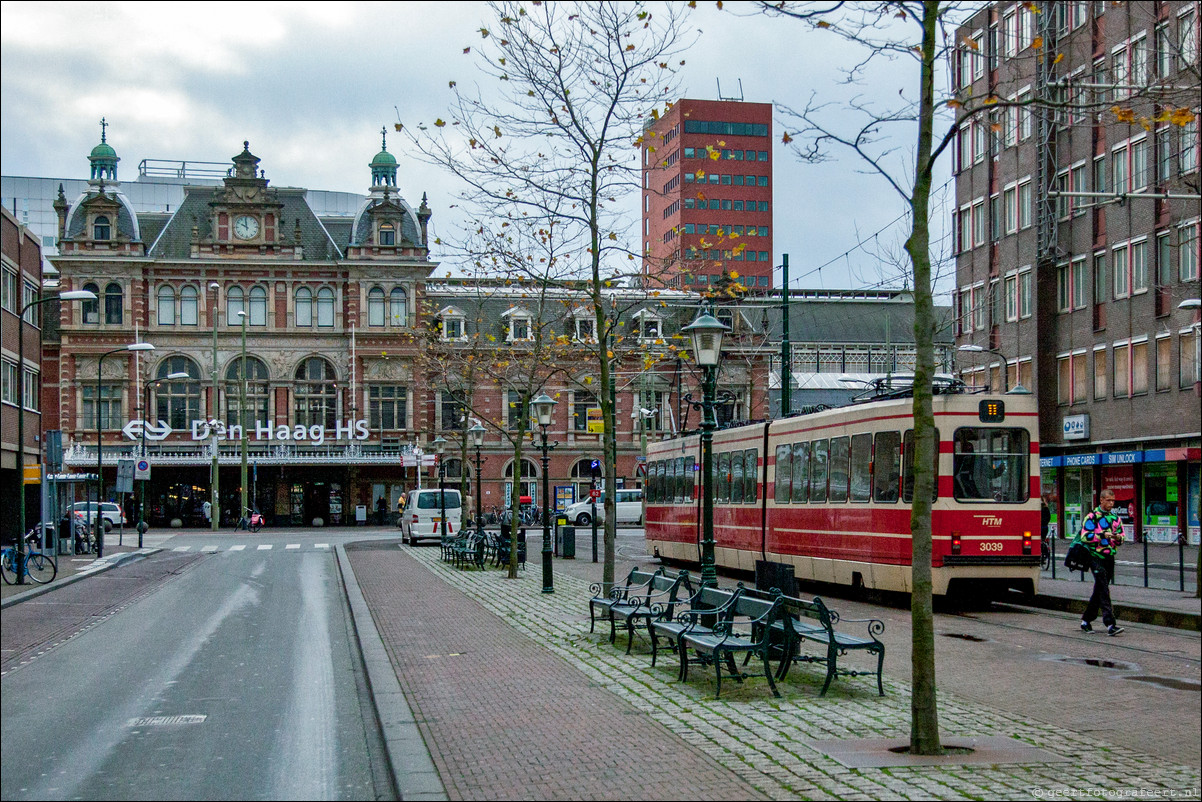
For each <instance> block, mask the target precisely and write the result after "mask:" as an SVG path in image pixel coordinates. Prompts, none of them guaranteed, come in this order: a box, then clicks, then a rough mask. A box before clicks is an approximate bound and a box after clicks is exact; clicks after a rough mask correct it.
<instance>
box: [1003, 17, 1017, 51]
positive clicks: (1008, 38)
mask: <svg viewBox="0 0 1202 802" xmlns="http://www.w3.org/2000/svg"><path fill="white" fill-rule="evenodd" d="M1002 53H1003V54H1004V55H1005V57H1006V58H1014V57H1015V56H1016V55H1018V15H1017V14H1015V13H1014V8H1011V9H1010V10H1009V11H1007V12H1006V13H1005V14H1004V15H1003V16H1002Z"/></svg>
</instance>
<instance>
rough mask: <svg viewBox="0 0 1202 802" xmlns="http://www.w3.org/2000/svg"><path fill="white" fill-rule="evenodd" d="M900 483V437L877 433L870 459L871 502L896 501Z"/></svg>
mask: <svg viewBox="0 0 1202 802" xmlns="http://www.w3.org/2000/svg"><path fill="white" fill-rule="evenodd" d="M899 481H901V437H900V436H899V435H898V433H897V432H877V434H876V448H875V450H874V452H873V457H872V500H873V501H878V502H894V501H897V485H898V482H899Z"/></svg>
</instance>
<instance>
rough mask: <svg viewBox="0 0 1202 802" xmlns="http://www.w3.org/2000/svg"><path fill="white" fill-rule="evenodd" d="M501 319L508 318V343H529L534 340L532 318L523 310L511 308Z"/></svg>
mask: <svg viewBox="0 0 1202 802" xmlns="http://www.w3.org/2000/svg"><path fill="white" fill-rule="evenodd" d="M501 317H503V318H509V335H508V337H507V338H506V339H508V340H509V342H529V341H531V340H533V339H534V325H533V318H532V317H531V315H530V313H529V312H527V311H526V310H525V309H519V308H518V307H516V306H515V307H513V308H512V309H510V310H509V311H508V312H506V313H505V314H503V315H501Z"/></svg>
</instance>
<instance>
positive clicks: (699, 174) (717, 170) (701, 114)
mask: <svg viewBox="0 0 1202 802" xmlns="http://www.w3.org/2000/svg"><path fill="white" fill-rule="evenodd" d="M642 147H643V275H644V277H645V279H646V280H647V283H648V284H649V285H657V284H658V285H666V286H670V287H680V288H689V289H694V288H695V289H703V288H704V287H705V286H707V285H709V284H712V283H715V282H717V281H718V280H719V279H720V278H721V277H722V275H723V274H727V275H730V276H735V275H737V276H738V280H739V281H740V282H742V284H744V285H745V286H746V287H747V288H748V289H749V290H752V291H764V290H767V289H769V288H770V287H771V286H772V265H773V255H772V104H771V103H744V102H741V101H731V100H689V99H681V100H680V101H679V102H677V103H676V104H675V105H674V106H673V107H672V108H671V109H670V110H668V112H667V113H665V114H664V115H663V116H662V117H660V118H659V119H657V120H655V121H654V122H653V123H652V124H650V125H649V126H647V130H646V133H645V135H644V137H643V146H642Z"/></svg>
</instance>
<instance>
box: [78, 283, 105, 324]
mask: <svg viewBox="0 0 1202 802" xmlns="http://www.w3.org/2000/svg"><path fill="white" fill-rule="evenodd" d="M83 288H84V289H85V290H87V291H88V292H91V293H95V295H96V298H97V300H95V301H84V302H83V303H82V304H81V305H80V306H81V311H82V312H83V322H84V323H99V322H100V300H99V299H100V288H99V287H97V286H96V285H95V284H93V283H92V282H88V283H87V284H85V285H83Z"/></svg>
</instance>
